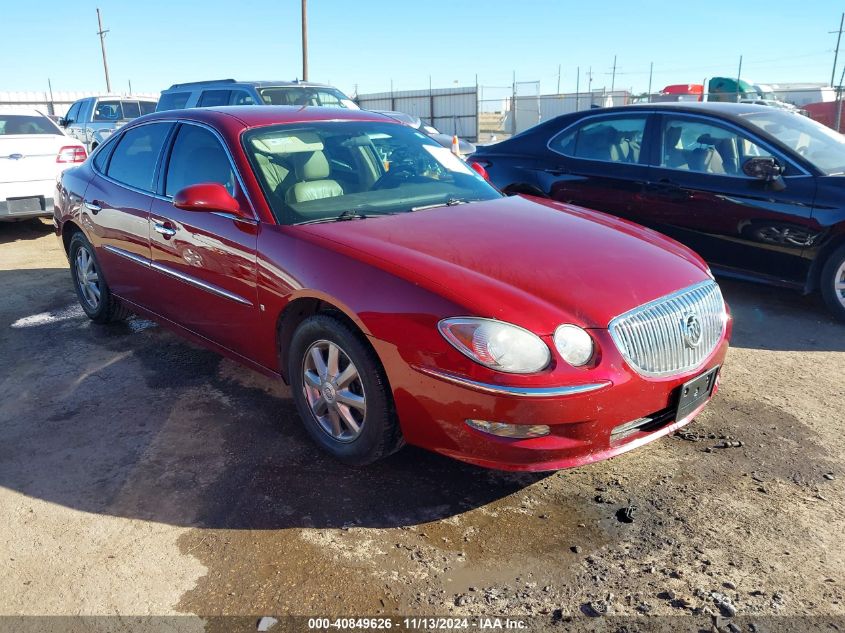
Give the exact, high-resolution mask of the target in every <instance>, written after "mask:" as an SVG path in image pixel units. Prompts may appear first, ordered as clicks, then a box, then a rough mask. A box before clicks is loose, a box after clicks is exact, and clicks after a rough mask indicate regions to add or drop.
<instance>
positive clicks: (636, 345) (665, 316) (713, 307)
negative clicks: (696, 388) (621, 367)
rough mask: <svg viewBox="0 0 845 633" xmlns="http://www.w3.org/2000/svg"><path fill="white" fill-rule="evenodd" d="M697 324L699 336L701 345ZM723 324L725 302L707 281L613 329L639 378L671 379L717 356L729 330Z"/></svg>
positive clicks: (621, 321) (636, 312)
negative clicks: (718, 346) (657, 377)
mask: <svg viewBox="0 0 845 633" xmlns="http://www.w3.org/2000/svg"><path fill="white" fill-rule="evenodd" d="M692 317H694V318H692ZM696 319H697V321H698V323H699V324H700V333H701V336H700V341H699V343H698V344H697V345H695V344H694V342H695V338H696V337H695V336H694V335H695V334H696V333H697V331H698V330H697V329H696V328H695V320H696ZM725 320H726V313H725V302H724V300H723V299H722V292H721V290H719V286H718V284H716V282H715V281H705V282H702V283H699V284H696V285H694V286H690V287H689V288H686V289H684V290H681V291H680V292H676V293H674V294H671V295H668V296H665V297H661V298H660V299H657V300H655V301H652V302H650V303H646V304H645V305H642V306H640V307H638V308H634V309H633V310H631V311H630V312H626V313H625V314H623V315H620V316H618V317H616V318H615V319H613V320H612V321H611V322H610V325H609V330H610V335H611V336H612V337H613V341H614V342H615V343H616V347H618V348H619V351H620V352H621V353H622V356H624V357H625V360H627V361H628V364H630V365H631V367H633V369H634V370H635V371H636V372H637V373H639V374H642V375H643V376H670V375H672V374H680V373H683V372H685V371H689V370H691V369H694V368H696V367H697V366H698V365H700V364H701V363H702V362H704V360H705V359H706V358H707V357H708V356H710V354H711V353H713V350H714V349H715V348H716V346H717V345H718V344H719V340H720V339H721V338H722V333H723V332H724V330H725Z"/></svg>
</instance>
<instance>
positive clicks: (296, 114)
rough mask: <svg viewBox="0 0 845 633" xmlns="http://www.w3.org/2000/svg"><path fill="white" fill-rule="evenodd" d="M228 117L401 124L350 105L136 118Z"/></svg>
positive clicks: (255, 122)
mask: <svg viewBox="0 0 845 633" xmlns="http://www.w3.org/2000/svg"><path fill="white" fill-rule="evenodd" d="M225 118H233V119H236V120H238V121H240V122H241V124H243V126H244V127H262V126H265V125H274V124H281V123H304V122H311V121H379V122H382V123H394V124H396V125H402V124H401V123H400V122H399V121H397V120H396V119H392V118H390V117H387V116H384V115H383V114H378V113H376V112H370V111H368V110H352V109H350V108H321V107H318V106H268V105H248V106H222V107H211V108H187V109H185V110H163V111H161V112H154V113H152V114H147V115H144V116H142V117H140V118H138V119H135V120H134V121H133V123H134V122H135V121H151V120H157V119H166V120H172V119H181V120H186V121H199V122H206V123H213V122H215V121H220V120H222V119H225Z"/></svg>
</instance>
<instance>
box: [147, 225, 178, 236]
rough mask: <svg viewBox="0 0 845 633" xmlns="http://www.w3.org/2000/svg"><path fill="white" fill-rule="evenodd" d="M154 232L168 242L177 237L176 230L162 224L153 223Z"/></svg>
mask: <svg viewBox="0 0 845 633" xmlns="http://www.w3.org/2000/svg"><path fill="white" fill-rule="evenodd" d="M153 230H154V231H155V232H156V233H161V234H162V235H163V236H164V239H166V240H167V239H170V238H171V237H173V236H174V235H176V229H174V228H173V227H170V226H167V225H166V224H164V223H162V222H153Z"/></svg>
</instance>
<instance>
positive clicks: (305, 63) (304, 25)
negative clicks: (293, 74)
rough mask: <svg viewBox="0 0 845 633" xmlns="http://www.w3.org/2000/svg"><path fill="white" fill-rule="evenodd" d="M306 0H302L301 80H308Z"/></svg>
mask: <svg viewBox="0 0 845 633" xmlns="http://www.w3.org/2000/svg"><path fill="white" fill-rule="evenodd" d="M307 5H308V0H302V81H308V6H307Z"/></svg>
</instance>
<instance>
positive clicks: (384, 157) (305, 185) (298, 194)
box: [244, 121, 501, 224]
mask: <svg viewBox="0 0 845 633" xmlns="http://www.w3.org/2000/svg"><path fill="white" fill-rule="evenodd" d="M244 147H245V149H246V153H247V155H248V156H249V159H250V162H251V163H252V167H253V170H254V171H255V173H256V175H257V177H258V181H259V182H260V184H261V187H262V189H263V190H264V193H265V195H266V196H267V200H268V202H269V204H270V206H271V208H272V209H273V213H274V214H275V216H276V218H277V219H278V220H279V222H281V223H283V224H299V223H303V222H319V221H327V220H336V219H347V218H350V217H361V216H363V217H369V216H373V215H385V214H391V213H401V212H406V211H413V210H418V209H420V208H421V207H429V206H435V205H447V204H460V203H464V202H472V201H475V200H489V199H492V198H498V197H501V194H500V193H499V192H498V191H496V189H494V188H493V187H492V186H491V185H489V184H488V183H487V182H486V181H485V180H484V179H483V178H481V177H480V176H479V175H478V174H476V172H475V171H473V170H472V169H470V168H469V167H468V166H467V164H466V163H465V162H463V161H462V160H461V159H460V158H458V157H456V156H454V155H453V154H452V153H451V152H450V151H449V150H448V149H447V148H445V147H443V146H441V145H439V144H437V143H436V142H434V141H433V140H431V139H430V138H429V137H428V136H426V135H425V134H422V133H421V132H419V131H417V130H413V129H411V128H408V127H406V126H404V125H398V124H391V123H379V122H365V121H349V122H335V121H332V122H317V123H310V124H302V125H299V124H297V125H280V126H273V127H265V128H258V129H255V130H252V131H249V132H247V133H246V134H245V135H244Z"/></svg>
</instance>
